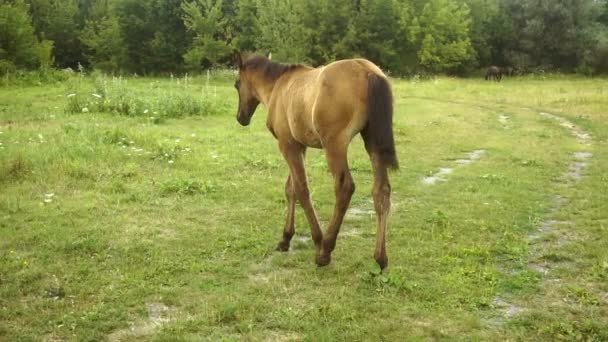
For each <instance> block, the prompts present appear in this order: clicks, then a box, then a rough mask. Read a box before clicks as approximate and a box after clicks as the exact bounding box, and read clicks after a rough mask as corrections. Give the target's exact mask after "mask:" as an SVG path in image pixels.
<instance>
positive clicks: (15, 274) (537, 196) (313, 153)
mask: <svg viewBox="0 0 608 342" xmlns="http://www.w3.org/2000/svg"><path fill="white" fill-rule="evenodd" d="M392 83H393V89H394V94H395V118H394V132H395V137H396V141H397V150H398V157H399V160H400V164H401V169H400V170H399V171H396V172H393V173H392V174H391V182H392V187H393V197H392V198H393V210H392V214H391V218H390V223H389V233H388V245H387V249H388V253H389V258H390V265H389V268H388V269H387V271H385V272H384V273H380V272H379V270H378V268H377V265H376V264H375V261H374V260H373V258H372V253H373V247H374V239H375V218H374V216H373V214H371V213H372V212H373V205H372V203H371V196H370V192H371V183H372V179H371V178H372V173H371V166H370V163H369V160H368V157H367V155H366V153H365V151H364V148H363V144H362V141H361V139H360V138H356V139H355V140H354V141H353V143H352V144H351V148H350V155H349V160H350V165H351V169H352V172H353V177H354V179H355V183H356V185H357V191H356V192H355V195H354V196H353V199H352V202H351V209H350V210H349V212H348V213H347V217H346V219H345V222H344V225H343V227H342V231H341V234H340V236H339V238H338V244H337V247H336V250H335V252H334V254H333V258H332V259H333V260H332V264H331V265H330V266H328V267H324V268H318V267H317V266H316V265H315V263H314V248H313V246H312V242H311V240H310V238H309V234H310V233H309V232H310V230H309V227H308V224H307V223H306V219H305V217H304V215H303V212H302V211H301V209H299V208H298V210H297V213H296V216H297V220H296V236H295V237H294V242H293V243H292V249H291V250H290V251H289V252H288V253H280V252H275V251H274V247H275V246H276V243H277V242H278V241H279V239H280V237H281V234H282V228H283V224H284V220H285V214H286V208H285V202H286V201H285V197H284V191H283V186H284V182H285V179H286V177H287V168H286V165H285V163H284V162H283V160H282V158H281V156H280V154H279V152H278V148H277V146H276V143H275V141H274V138H273V137H272V136H271V134H270V133H269V132H267V130H266V128H265V112H264V110H263V109H262V108H260V109H258V112H257V113H256V115H255V116H254V118H253V121H252V124H251V125H250V126H249V127H241V126H239V125H238V124H237V122H236V120H235V116H236V101H237V94H236V91H235V90H234V88H233V87H232V84H233V76H232V75H230V74H219V75H216V74H214V75H212V77H210V78H207V77H206V76H197V77H193V78H190V79H184V78H181V79H177V78H176V79H168V78H167V79H146V78H129V79H115V78H111V77H101V76H99V75H97V76H89V77H84V78H80V77H73V78H71V79H69V80H67V81H65V82H61V83H51V84H44V85H37V86H25V85H22V86H16V85H6V86H3V87H2V88H0V340H6V341H18V340H23V341H28V340H47V341H62V340H91V341H98V340H110V341H119V340H156V341H166V340H196V341H198V340H213V341H217V340H225V341H232V340H251V341H259V340H267V341H300V340H305V341H341V340H348V341H353V340H354V341H402V340H409V339H414V340H416V339H425V340H426V339H430V340H434V339H459V340H469V339H473V340H505V339H509V340H538V339H542V340H551V341H553V340H578V339H582V340H597V341H601V340H604V341H605V340H608V195H607V194H608V172H607V170H608V81H607V80H606V79H585V78H574V77H566V76H551V77H547V78H514V79H506V80H504V81H503V82H501V83H490V82H485V81H482V80H473V79H469V80H463V79H452V78H437V79H435V80H430V81H413V80H392ZM71 94H74V95H71ZM92 94H95V95H92ZM541 113H546V114H543V115H541ZM182 114H184V115H182ZM185 114H188V115H185ZM474 151H477V152H475V153H472V152H474ZM581 152H585V153H586V154H581ZM576 153H579V154H576ZM307 170H308V173H309V179H310V185H311V192H312V197H313V201H314V203H315V206H316V208H317V211H318V213H319V215H320V218H321V220H322V222H323V223H326V222H327V220H328V219H329V217H330V215H331V211H332V210H333V204H334V203H333V184H332V180H331V176H330V174H329V172H328V170H327V167H326V163H325V158H324V156H323V154H322V152H321V151H319V150H309V153H308V154H307ZM425 177H436V178H425ZM429 180H431V181H429ZM433 181H435V182H434V183H433ZM430 183H432V184H430Z"/></svg>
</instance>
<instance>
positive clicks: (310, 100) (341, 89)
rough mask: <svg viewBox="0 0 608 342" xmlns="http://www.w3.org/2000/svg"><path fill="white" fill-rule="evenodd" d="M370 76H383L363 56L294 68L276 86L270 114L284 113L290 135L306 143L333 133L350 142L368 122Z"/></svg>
mask: <svg viewBox="0 0 608 342" xmlns="http://www.w3.org/2000/svg"><path fill="white" fill-rule="evenodd" d="M370 75H377V76H380V77H386V76H385V75H384V73H383V72H382V70H380V68H378V67H377V66H376V65H375V64H373V63H372V62H370V61H368V60H366V59H346V60H341V61H337V62H333V63H331V64H328V65H326V66H322V67H319V68H315V69H312V68H302V69H300V70H294V71H293V72H292V73H290V74H289V75H286V76H287V77H284V78H283V79H281V80H280V81H279V82H278V84H277V85H276V86H275V94H273V101H272V102H273V104H271V112H273V111H276V113H272V114H271V115H279V116H281V115H285V119H286V122H287V123H288V125H289V129H290V131H291V134H292V136H293V137H294V138H295V139H296V140H297V141H299V142H301V143H302V144H304V145H307V146H311V147H322V145H324V144H325V143H327V142H328V140H329V139H331V138H334V137H336V136H339V137H340V138H341V139H346V140H348V141H350V139H352V137H353V136H355V135H356V134H357V133H359V132H360V131H361V130H362V129H363V127H364V126H365V124H366V123H367V115H368V113H367V102H368V78H369V76H370Z"/></svg>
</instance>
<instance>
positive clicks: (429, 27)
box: [411, 0, 473, 73]
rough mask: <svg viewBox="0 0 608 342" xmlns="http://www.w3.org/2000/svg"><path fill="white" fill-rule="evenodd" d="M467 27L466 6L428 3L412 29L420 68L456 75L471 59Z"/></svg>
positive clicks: (449, 2) (437, 1) (436, 1)
mask: <svg viewBox="0 0 608 342" xmlns="http://www.w3.org/2000/svg"><path fill="white" fill-rule="evenodd" d="M470 24H471V20H470V16H469V9H468V7H467V6H466V5H464V4H462V5H459V4H457V3H456V2H455V1H453V0H431V1H429V2H428V3H427V4H426V5H425V6H424V8H423V10H422V13H421V14H420V17H419V18H418V21H417V24H414V25H412V28H411V30H412V36H413V37H415V38H414V39H415V42H416V44H417V45H418V46H419V49H418V60H419V63H420V65H421V66H422V67H423V68H424V69H426V70H428V71H430V72H435V73H436V72H455V71H457V70H458V68H460V67H462V66H464V65H465V64H466V63H469V62H470V61H471V60H472V57H473V49H472V45H471V40H470V38H469V28H470Z"/></svg>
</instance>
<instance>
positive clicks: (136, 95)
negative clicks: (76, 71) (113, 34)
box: [65, 72, 227, 121]
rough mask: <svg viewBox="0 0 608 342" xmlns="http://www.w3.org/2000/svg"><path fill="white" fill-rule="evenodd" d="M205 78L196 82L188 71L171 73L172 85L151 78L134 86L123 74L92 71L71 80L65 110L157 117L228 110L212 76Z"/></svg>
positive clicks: (201, 114)
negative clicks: (178, 75) (181, 74)
mask: <svg viewBox="0 0 608 342" xmlns="http://www.w3.org/2000/svg"><path fill="white" fill-rule="evenodd" d="M224 74H225V72H224ZM224 77H226V76H225V75H224ZM206 78H207V81H206V82H204V84H201V82H197V83H194V82H193V81H192V78H191V77H189V76H188V75H185V76H184V77H182V78H175V77H173V76H171V84H170V86H169V87H166V86H164V85H163V86H161V85H160V82H158V81H152V82H149V83H148V84H147V87H141V86H139V85H138V86H137V87H135V86H132V85H131V83H132V82H133V81H131V80H127V79H125V78H122V77H113V76H112V77H110V76H106V75H103V74H93V75H92V76H91V79H87V80H81V79H75V80H73V82H71V83H70V84H69V86H68V92H69V94H68V95H67V104H66V108H65V110H66V112H68V113H87V112H103V113H114V114H119V115H126V116H143V117H150V118H151V119H153V120H156V121H158V120H162V119H164V118H178V117H184V116H208V115H218V114H220V113H222V112H225V110H226V107H227V104H226V103H225V101H224V99H222V98H220V97H218V96H217V91H216V89H215V88H216V87H215V86H211V85H210V84H209V81H208V80H209V76H206ZM165 84H166V83H165Z"/></svg>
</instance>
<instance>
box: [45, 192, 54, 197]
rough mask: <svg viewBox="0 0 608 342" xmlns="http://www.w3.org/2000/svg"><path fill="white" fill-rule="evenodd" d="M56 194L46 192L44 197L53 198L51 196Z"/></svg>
mask: <svg viewBox="0 0 608 342" xmlns="http://www.w3.org/2000/svg"><path fill="white" fill-rule="evenodd" d="M54 196H55V194H54V193H50V194H44V197H46V198H51V197H54Z"/></svg>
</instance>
